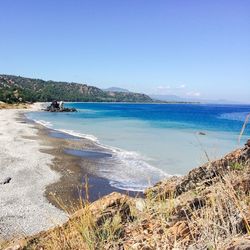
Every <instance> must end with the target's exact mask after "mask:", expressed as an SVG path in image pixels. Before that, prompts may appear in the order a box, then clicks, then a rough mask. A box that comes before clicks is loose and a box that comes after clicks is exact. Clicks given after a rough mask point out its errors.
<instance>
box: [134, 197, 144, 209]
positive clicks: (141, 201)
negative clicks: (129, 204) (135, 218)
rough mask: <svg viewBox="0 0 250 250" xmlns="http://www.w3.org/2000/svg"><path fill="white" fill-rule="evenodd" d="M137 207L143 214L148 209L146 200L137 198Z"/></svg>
mask: <svg viewBox="0 0 250 250" xmlns="http://www.w3.org/2000/svg"><path fill="white" fill-rule="evenodd" d="M135 207H136V209H138V210H139V211H140V212H143V210H144V209H145V207H146V202H145V200H144V199H142V198H137V199H136V201H135Z"/></svg>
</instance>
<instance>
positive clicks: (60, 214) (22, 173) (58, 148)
mask: <svg viewBox="0 0 250 250" xmlns="http://www.w3.org/2000/svg"><path fill="white" fill-rule="evenodd" d="M41 105H44V104H43V103H36V104H35V105H33V106H31V107H29V108H28V109H18V110H17V109H8V110H6V109H2V110H0V112H1V116H0V117H1V118H0V122H1V128H0V138H1V140H2V144H1V145H0V156H1V165H2V166H4V167H2V169H1V175H0V182H1V180H2V179H4V178H7V177H10V178H11V181H10V183H8V184H5V185H0V240H1V239H5V240H6V239H11V238H13V237H21V236H28V235H33V234H36V233H38V232H40V231H43V230H47V229H49V228H52V227H54V226H56V225H58V224H61V223H63V222H65V221H66V220H67V218H68V215H67V214H66V213H65V212H64V211H65V210H66V211H67V212H68V213H71V212H74V211H75V210H76V209H77V208H78V207H79V206H80V202H79V197H80V196H81V198H82V197H83V198H84V197H86V195H87V196H88V199H89V201H95V200H97V199H99V198H100V197H102V196H104V195H107V194H110V193H111V192H114V191H116V192H119V193H123V194H128V195H130V196H134V197H135V196H141V195H142V193H140V192H128V191H124V190H120V189H117V188H114V187H112V186H111V185H110V184H109V181H108V180H107V179H104V178H100V177H97V176H95V175H93V174H91V171H89V170H90V169H91V168H94V167H95V166H96V164H98V161H97V160H98V159H95V158H93V159H88V158H84V157H80V156H75V155H70V154H67V153H65V151H64V150H65V148H67V149H73V150H77V149H83V148H84V147H86V146H88V148H93V149H96V145H95V143H93V142H92V141H90V140H88V139H84V138H77V137H74V136H70V135H68V134H65V133H63V132H58V131H55V130H52V129H49V128H46V127H44V126H42V125H40V124H37V123H35V122H34V121H31V120H29V119H28V118H26V116H25V113H27V112H29V111H37V110H40V109H41V107H42V106H41ZM7 141H8V143H6V142H7ZM6 145H7V146H6ZM18 149H19V150H20V152H19V150H18ZM17 150H18V152H17ZM6 151H11V154H10V155H9V154H7V152H6ZM29 159H32V161H29ZM18 161H19V163H20V164H18ZM0 167H1V166H0ZM85 176H87V178H88V190H89V192H88V194H86V193H85V191H84V190H85ZM62 209H63V210H64V211H63V210H62ZM38 221H39V223H37V222H38Z"/></svg>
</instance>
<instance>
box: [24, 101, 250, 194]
mask: <svg viewBox="0 0 250 250" xmlns="http://www.w3.org/2000/svg"><path fill="white" fill-rule="evenodd" d="M65 106H67V107H75V108H76V109H77V110H78V111H79V112H77V113H49V112H31V113H29V114H27V116H28V118H30V119H33V120H35V121H36V122H39V123H40V124H43V125H45V126H47V127H49V128H52V129H56V130H60V131H63V132H65V133H69V134H72V135H77V136H81V137H84V138H88V139H90V140H92V141H94V142H95V143H97V144H98V145H101V146H102V147H103V149H104V150H106V151H107V152H108V153H109V154H110V153H111V155H112V157H109V159H105V160H100V162H99V163H100V164H99V167H98V168H97V169H95V173H93V174H95V175H97V176H100V177H103V178H106V179H108V180H109V181H110V184H111V185H113V186H115V187H117V188H121V189H126V190H143V189H145V188H146V187H147V186H149V185H151V184H154V183H155V182H157V181H158V180H160V179H162V178H165V177H167V176H171V175H182V174H185V173H187V172H188V171H189V170H191V169H192V168H194V167H197V166H198V165H200V164H202V163H204V162H206V161H207V160H208V159H207V156H206V153H207V155H208V157H209V160H213V159H216V158H218V157H221V156H222V155H224V154H226V153H228V152H230V151H231V150H233V149H235V148H237V147H239V144H238V136H239V134H240V131H241V128H242V125H243V123H244V121H245V119H246V116H247V114H249V113H250V105H212V104H209V105H207V104H206V105H205V104H193V105H192V104H117V103H116V104H114V103H109V104H108V103H67V104H66V105H65ZM249 137H250V125H247V126H246V129H245V131H244V135H243V137H242V139H241V143H240V145H243V144H244V143H245V141H246V139H247V138H249Z"/></svg>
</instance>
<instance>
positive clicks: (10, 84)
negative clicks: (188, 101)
mask: <svg viewBox="0 0 250 250" xmlns="http://www.w3.org/2000/svg"><path fill="white" fill-rule="evenodd" d="M53 100H63V101H71V102H149V103H150V102H153V100H152V99H151V98H150V97H149V96H147V95H145V94H139V93H131V92H111V91H108V92H106V91H103V90H101V89H99V88H96V87H93V86H88V85H86V84H80V83H69V82H55V81H44V80H41V79H32V78H25V77H21V76H12V75H0V101H3V102H7V103H15V102H35V101H39V102H50V101H53Z"/></svg>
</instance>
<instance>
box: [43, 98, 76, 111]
mask: <svg viewBox="0 0 250 250" xmlns="http://www.w3.org/2000/svg"><path fill="white" fill-rule="evenodd" d="M45 111H49V112H77V110H76V109H75V108H65V107H64V106H63V102H59V103H58V102H57V101H53V102H52V103H51V105H49V106H48V107H47V108H46V109H45Z"/></svg>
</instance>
